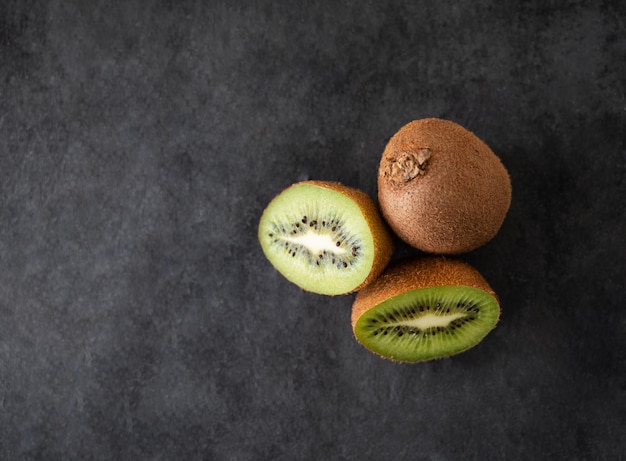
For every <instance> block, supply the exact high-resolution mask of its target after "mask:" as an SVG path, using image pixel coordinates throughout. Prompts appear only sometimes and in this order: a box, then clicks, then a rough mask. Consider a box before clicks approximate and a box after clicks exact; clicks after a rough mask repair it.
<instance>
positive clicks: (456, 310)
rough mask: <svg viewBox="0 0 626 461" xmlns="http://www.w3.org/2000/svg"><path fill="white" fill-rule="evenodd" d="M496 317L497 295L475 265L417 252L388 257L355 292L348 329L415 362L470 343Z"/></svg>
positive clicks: (386, 352) (375, 347) (370, 345)
mask: <svg viewBox="0 0 626 461" xmlns="http://www.w3.org/2000/svg"><path fill="white" fill-rule="evenodd" d="M438 304H439V305H438ZM499 317H500V303H499V299H498V297H497V295H496V293H495V292H494V291H493V290H492V288H491V287H490V286H489V284H488V283H487V281H486V280H485V279H484V278H483V276H482V275H481V274H480V273H479V272H478V271H477V270H476V269H475V268H473V267H472V266H470V265H469V264H467V263H465V262H463V261H461V260H458V259H456V258H454V259H453V258H447V257H443V256H422V257H413V258H408V259H403V260H399V261H393V262H392V263H390V264H389V266H388V267H387V268H386V269H385V271H384V272H383V273H382V274H381V276H380V277H379V278H378V279H377V280H376V281H375V282H373V283H372V284H370V285H368V286H367V287H365V288H364V289H363V290H361V291H359V293H357V295H356V298H355V301H354V304H353V307H352V329H353V333H354V335H355V337H356V339H357V341H358V342H359V343H361V344H362V345H363V346H364V347H365V348H367V349H369V350H370V351H371V352H374V353H375V354H377V355H379V356H381V357H384V358H387V359H390V360H393V361H397V362H421V361H426V360H431V359H438V358H444V357H449V356H452V355H455V354H458V353H460V352H463V351H465V350H467V349H470V348H471V347H474V346H476V345H477V344H478V343H480V342H481V341H482V340H483V339H484V337H485V336H486V335H487V334H488V333H489V332H490V331H491V330H492V329H493V328H495V326H496V324H497V323H498V321H499ZM429 325H430V326H429Z"/></svg>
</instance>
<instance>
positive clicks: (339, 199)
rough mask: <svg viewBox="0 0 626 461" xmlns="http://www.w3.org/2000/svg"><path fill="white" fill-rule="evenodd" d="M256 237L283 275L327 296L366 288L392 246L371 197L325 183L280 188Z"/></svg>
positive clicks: (386, 260) (265, 212)
mask: <svg viewBox="0 0 626 461" xmlns="http://www.w3.org/2000/svg"><path fill="white" fill-rule="evenodd" d="M258 237H259V241H260V243H261V247H262V248H263V252H264V253H265V256H266V257H267V259H268V260H269V261H270V262H271V263H272V265H273V266H274V267H275V268H276V269H277V270H278V271H279V272H280V273H281V274H282V275H284V276H285V277H286V278H287V279H288V280H290V281H291V282H293V283H295V284H296V285H298V286H299V287H301V288H302V289H304V290H306V291H310V292H314V293H320V294H327V295H339V294H345V293H350V292H353V291H356V290H358V289H360V288H362V287H364V286H366V285H367V284H368V283H370V282H371V281H372V280H374V279H375V278H376V277H377V276H378V275H379V274H380V273H381V272H382V270H383V269H384V268H385V266H386V265H387V263H388V262H389V259H390V258H391V253H392V250H393V247H392V239H391V235H390V234H389V231H388V230H387V227H386V226H385V224H384V222H383V220H382V218H381V216H380V214H379V212H378V209H377V208H376V205H375V204H374V202H373V201H372V199H371V198H370V197H369V196H368V195H367V194H365V193H364V192H362V191H359V190H357V189H354V188H350V187H347V186H345V185H343V184H340V183H335V182H326V181H305V182H300V183H296V184H294V185H292V186H291V187H289V188H287V189H285V190H284V191H282V192H281V193H280V194H279V195H278V196H276V197H275V198H274V199H273V200H272V201H271V202H270V204H269V205H268V206H267V208H266V209H265V211H264V212H263V215H262V217H261V221H260V223H259V233H258Z"/></svg>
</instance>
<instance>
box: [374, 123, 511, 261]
mask: <svg viewBox="0 0 626 461" xmlns="http://www.w3.org/2000/svg"><path fill="white" fill-rule="evenodd" d="M378 201H379V205H380V209H381V212H382V214H383V217H384V218H385V220H386V221H387V223H388V224H389V226H390V227H391V229H392V230H393V231H394V232H395V233H396V234H397V235H398V237H400V238H401V239H402V240H404V241H405V242H407V243H408V244H410V245H411V246H413V247H415V248H417V249H420V250H422V251H424V252H427V253H433V254H447V255H455V254H461V253H467V252H469V251H472V250H474V249H476V248H478V247H480V246H482V245H484V244H486V243H487V242H489V241H490V240H492V239H493V237H495V235H496V234H497V233H498V231H499V230H500V227H501V226H502V223H503V221H504V219H505V217H506V214H507V212H508V209H509V207H510V204H511V179H510V177H509V174H508V172H507V170H506V168H505V167H504V165H503V164H502V162H501V161H500V159H499V158H498V157H497V156H496V155H495V154H494V153H493V151H492V150H491V149H490V148H489V147H488V146H487V145H486V144H485V143H484V142H483V141H481V140H480V139H479V138H478V137H477V136H476V135H475V134H473V133H472V132H470V131H469V130H467V129H465V128H463V127H462V126H460V125H458V124H456V123H454V122H451V121H448V120H442V119H437V118H428V119H421V120H415V121H413V122H410V123H408V124H406V125H405V126H403V127H402V128H401V129H400V130H399V131H398V132H397V133H396V134H395V135H394V136H392V138H391V139H390V140H389V142H388V143H387V146H386V147H385V150H384V152H383V155H382V158H381V162H380V165H379V170H378Z"/></svg>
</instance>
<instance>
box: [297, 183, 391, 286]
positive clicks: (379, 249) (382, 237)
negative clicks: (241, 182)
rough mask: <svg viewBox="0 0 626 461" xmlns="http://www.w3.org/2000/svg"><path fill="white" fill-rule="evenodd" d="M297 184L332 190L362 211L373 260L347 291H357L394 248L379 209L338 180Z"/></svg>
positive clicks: (373, 277)
mask: <svg viewBox="0 0 626 461" xmlns="http://www.w3.org/2000/svg"><path fill="white" fill-rule="evenodd" d="M298 184H310V185H313V186H317V187H322V188H325V189H330V190H334V191H336V192H339V193H341V194H343V195H345V196H346V197H348V198H350V199H352V200H353V201H354V202H355V203H356V204H357V205H358V207H359V208H360V210H361V213H363V217H364V218H365V220H366V221H367V224H368V226H369V228H370V229H371V231H372V237H373V240H374V261H373V262H372V268H371V269H370V272H369V275H368V276H367V277H366V278H365V280H363V282H361V284H360V285H359V286H357V287H355V288H354V290H352V291H350V292H349V293H354V292H356V291H359V290H361V289H362V288H364V287H366V286H367V285H369V284H370V283H372V282H373V281H374V280H376V279H377V278H378V276H379V275H380V273H381V272H382V271H383V270H384V269H385V267H387V264H388V263H389V261H390V260H391V255H392V253H393V249H394V248H393V239H392V236H391V232H390V231H389V228H388V227H387V225H386V224H385V222H384V220H383V219H382V216H381V215H380V211H379V210H378V207H377V206H376V204H375V203H374V201H373V200H372V198H371V197H370V196H369V195H367V194H366V193H365V192H363V191H361V190H359V189H355V188H353V187H349V186H346V185H344V184H342V183H339V182H333V181H319V180H310V181H303V182H301V183H298ZM346 294H348V293H346Z"/></svg>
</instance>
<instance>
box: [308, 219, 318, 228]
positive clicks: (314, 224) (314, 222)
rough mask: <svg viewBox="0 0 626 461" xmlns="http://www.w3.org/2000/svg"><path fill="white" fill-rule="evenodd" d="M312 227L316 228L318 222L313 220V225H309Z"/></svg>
mask: <svg viewBox="0 0 626 461" xmlns="http://www.w3.org/2000/svg"><path fill="white" fill-rule="evenodd" d="M309 225H310V226H311V227H315V226H316V225H317V221H315V220H313V221H311V224H309Z"/></svg>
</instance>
